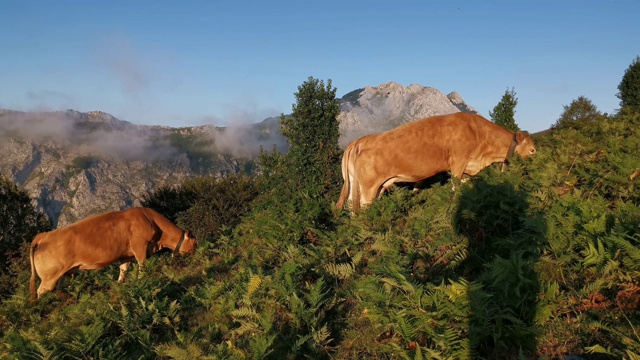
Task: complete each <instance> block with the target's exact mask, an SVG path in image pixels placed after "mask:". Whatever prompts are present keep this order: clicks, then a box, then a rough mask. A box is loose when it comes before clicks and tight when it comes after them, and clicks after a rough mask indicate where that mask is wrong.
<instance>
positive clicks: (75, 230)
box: [29, 208, 196, 301]
mask: <svg viewBox="0 0 640 360" xmlns="http://www.w3.org/2000/svg"><path fill="white" fill-rule="evenodd" d="M163 248H168V249H171V250H172V251H173V253H174V254H178V253H179V254H187V253H193V252H194V251H195V248H196V239H195V238H194V237H193V236H192V235H191V232H190V231H188V230H187V231H182V230H181V229H180V228H178V227H177V226H175V225H174V224H173V223H172V222H171V221H169V220H168V219H167V218H165V217H164V216H162V215H160V214H159V213H158V212H156V211H155V210H152V209H147V208H132V209H128V210H122V211H113V212H107V213H104V214H100V215H94V216H91V217H88V218H86V219H84V220H81V221H78V222H77V223H75V224H72V225H69V226H65V227H62V228H60V229H56V230H53V231H49V232H44V233H40V234H38V235H36V237H35V238H34V239H33V242H32V243H31V250H30V254H29V256H30V259H31V281H30V282H29V287H30V291H31V301H35V298H36V294H35V286H36V273H37V274H38V276H39V277H40V279H41V280H42V281H41V283H40V287H39V288H38V298H40V296H42V294H44V293H47V292H49V291H51V290H53V289H54V288H55V286H56V284H57V283H58V280H59V279H60V278H61V277H62V276H63V275H65V274H70V273H73V272H74V271H76V270H78V269H80V270H92V269H102V268H103V267H105V266H107V265H109V264H112V263H114V262H116V261H123V263H122V264H121V265H120V276H119V277H118V282H124V276H125V272H126V271H127V268H128V267H129V264H130V263H131V261H132V260H133V259H134V258H135V259H136V260H138V263H139V264H140V265H139V266H140V269H142V264H143V263H144V261H145V260H146V259H147V258H148V257H149V256H150V255H152V254H154V253H156V252H157V251H159V250H161V249H163Z"/></svg>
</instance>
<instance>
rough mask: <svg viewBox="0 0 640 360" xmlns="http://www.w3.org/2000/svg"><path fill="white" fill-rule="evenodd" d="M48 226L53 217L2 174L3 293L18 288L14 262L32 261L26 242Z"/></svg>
mask: <svg viewBox="0 0 640 360" xmlns="http://www.w3.org/2000/svg"><path fill="white" fill-rule="evenodd" d="M48 230H51V223H50V221H49V218H48V217H47V216H46V215H44V214H43V213H41V212H38V211H36V209H35V208H34V207H33V205H32V204H31V199H29V196H28V195H27V193H26V192H24V191H22V190H20V189H18V187H17V186H16V185H15V184H14V183H13V182H11V181H10V180H9V179H7V178H5V177H4V176H2V175H0V274H4V276H2V278H0V294H5V295H8V294H10V293H13V292H14V291H15V289H16V284H15V281H16V278H15V271H14V270H15V269H13V268H12V265H15V263H17V262H21V263H25V260H26V263H28V260H27V256H26V252H25V249H26V246H24V245H25V244H28V243H29V242H31V240H33V237H34V236H36V235H37V234H38V233H40V232H43V231H48ZM7 275H8V276H7Z"/></svg>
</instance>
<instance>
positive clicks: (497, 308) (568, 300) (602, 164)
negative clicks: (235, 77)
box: [0, 78, 640, 359]
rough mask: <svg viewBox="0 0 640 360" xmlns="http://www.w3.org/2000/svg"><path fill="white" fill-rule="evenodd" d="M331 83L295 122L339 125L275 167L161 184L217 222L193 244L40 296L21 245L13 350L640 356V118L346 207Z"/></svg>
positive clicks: (90, 355) (548, 139)
mask: <svg viewBox="0 0 640 360" xmlns="http://www.w3.org/2000/svg"><path fill="white" fill-rule="evenodd" d="M314 93H317V94H319V95H321V96H319V97H316V99H321V100H318V102H314V100H312V99H313V98H314V97H313V96H308V95H310V94H311V95H313V94H314ZM332 94H333V96H334V95H335V89H332V88H331V82H329V83H328V85H327V87H325V85H324V83H322V82H318V81H317V80H315V79H313V78H310V79H309V81H308V82H307V83H305V84H304V85H303V86H301V87H300V88H299V93H297V94H296V96H297V98H298V105H297V106H298V108H294V115H295V114H296V110H304V109H300V107H303V108H305V109H307V110H309V108H313V110H311V111H307V112H306V115H305V116H307V117H309V118H315V117H325V121H324V122H317V121H316V122H313V123H309V124H310V125H304V124H303V123H298V124H297V125H296V126H298V128H297V129H298V130H295V129H296V128H295V127H293V126H292V127H290V128H289V130H290V132H289V134H290V135H289V136H296V135H295V133H296V131H303V132H304V131H308V128H305V127H306V126H311V127H320V128H322V127H327V128H326V129H324V130H326V131H324V130H322V129H320V130H319V131H321V132H320V133H322V134H325V135H326V137H323V138H322V140H318V141H319V143H315V144H312V143H311V142H313V141H315V140H314V139H313V138H311V139H308V140H305V141H306V142H305V143H304V144H300V145H295V143H294V146H292V149H291V150H290V151H289V152H288V153H287V154H286V155H279V154H277V153H275V152H274V153H268V152H263V153H262V155H261V159H260V161H259V162H260V163H261V167H262V169H263V172H262V173H261V175H258V176H255V177H251V178H249V177H239V178H227V179H195V180H191V181H188V182H185V183H184V184H182V185H181V186H179V187H176V188H164V189H160V190H158V191H157V192H155V193H152V194H149V196H148V197H147V198H146V199H145V204H146V206H150V207H154V208H157V209H158V210H159V211H161V212H163V213H165V214H166V215H167V216H168V217H170V218H171V219H173V220H174V221H177V223H178V224H179V225H182V226H185V225H188V226H190V227H196V228H194V230H196V231H199V232H198V234H199V236H200V244H201V245H200V247H199V248H198V250H197V252H196V253H195V254H194V255H192V256H189V257H182V258H172V257H169V256H167V255H158V256H155V257H152V258H151V259H150V260H149V261H147V263H146V264H145V273H144V276H142V277H140V278H138V279H134V277H133V276H132V277H131V280H130V281H129V282H128V283H126V284H117V283H116V281H115V280H116V278H117V275H118V269H117V267H116V266H115V265H112V266H110V267H108V268H106V269H105V270H101V271H90V272H81V273H80V274H79V275H78V276H77V277H76V278H74V279H67V281H66V282H65V284H64V285H63V286H62V287H61V289H60V291H58V292H55V293H52V294H49V295H46V296H45V297H44V298H42V299H40V300H39V301H37V302H36V303H34V304H30V303H29V302H28V288H27V282H28V278H29V276H30V272H29V266H28V260H27V254H26V252H24V251H23V252H22V253H21V254H22V256H21V257H20V256H19V257H13V258H11V259H10V260H9V261H10V262H11V264H10V267H11V268H12V269H14V271H12V272H10V273H3V276H2V278H3V279H4V278H5V277H7V276H9V277H11V279H14V280H12V281H13V283H15V284H16V287H15V289H12V291H11V293H10V294H7V295H6V296H3V297H2V299H3V300H2V306H0V358H10V359H13V358H16V359H67V358H68V359H103V358H104V359H132V358H135V359H298V358H313V359H518V358H520V359H531V358H540V357H542V358H549V359H554V358H562V357H563V356H566V355H570V354H571V355H579V356H581V357H583V358H598V359H601V358H613V359H618V358H620V359H622V358H624V359H638V358H640V228H639V224H640V191H639V190H640V189H639V186H638V185H639V183H638V182H639V181H640V176H639V175H640V157H638V150H639V149H640V113H638V112H634V111H632V110H628V109H622V110H621V111H620V112H619V113H618V114H616V115H615V116H608V115H607V116H604V115H600V114H598V120H597V121H580V122H576V123H575V124H573V126H568V127H559V128H554V129H552V130H550V131H547V132H545V133H543V134H537V135H535V141H536V145H537V148H538V153H537V154H536V155H535V156H533V157H531V158H528V159H526V160H522V159H518V158H515V159H513V160H512V161H511V162H510V166H509V167H508V168H507V170H506V171H505V172H500V170H499V166H495V165H494V166H491V167H489V168H487V169H485V170H484V171H483V172H481V173H480V174H479V175H478V176H477V177H475V178H473V179H472V180H471V181H468V182H466V183H460V182H459V181H458V180H449V181H448V182H444V183H442V182H437V183H435V184H434V185H432V186H431V187H429V188H427V189H424V190H421V191H419V192H413V191H411V190H409V189H406V188H403V187H396V188H395V189H394V190H393V191H392V192H391V193H389V194H387V195H385V196H384V197H383V198H381V199H380V200H377V201H375V202H374V203H373V204H372V205H371V206H370V207H369V208H367V209H366V211H364V212H363V213H362V214H359V215H358V216H350V215H349V214H348V213H346V212H344V213H334V211H333V208H332V201H335V199H337V195H338V192H339V188H340V186H341V182H340V181H339V158H337V157H336V156H335V147H334V146H335V145H336V144H337V142H334V140H337V139H336V138H335V137H336V136H337V133H336V132H334V131H333V129H332V127H333V126H336V127H337V123H335V115H337V113H335V108H334V105H335V102H333V100H332ZM310 99H311V100H310ZM308 101H311V103H308ZM301 113H302V111H301ZM294 119H295V120H291V121H298V120H301V119H300V118H296V117H295V116H294ZM331 119H334V121H333V122H332V121H331ZM291 121H289V122H288V124H291ZM300 127H301V128H300ZM302 145H304V146H302ZM296 146H300V148H296ZM301 148H304V149H309V151H307V152H304V153H303V152H301V151H298V150H300V149H301ZM323 150H326V152H325V151H323ZM306 170H308V171H306ZM323 174H324V175H323ZM323 178H324V179H325V180H327V181H322V180H323ZM451 181H454V182H456V184H455V185H456V186H455V190H453V189H452V186H451V183H450V182H451ZM230 214H232V216H230ZM24 241H28V239H25V240H24ZM24 249H25V248H23V250H24Z"/></svg>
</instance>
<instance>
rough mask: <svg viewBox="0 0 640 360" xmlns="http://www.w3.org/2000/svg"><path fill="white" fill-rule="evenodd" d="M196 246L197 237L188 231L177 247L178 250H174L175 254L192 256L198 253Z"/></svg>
mask: <svg viewBox="0 0 640 360" xmlns="http://www.w3.org/2000/svg"><path fill="white" fill-rule="evenodd" d="M196 244H197V241H196V238H195V236H193V233H192V232H191V230H187V231H185V232H184V234H183V235H182V238H181V239H180V241H179V242H178V244H177V245H176V248H175V249H174V250H173V253H174V255H175V254H180V255H184V254H192V253H193V252H194V251H196Z"/></svg>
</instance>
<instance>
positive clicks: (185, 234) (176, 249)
mask: <svg viewBox="0 0 640 360" xmlns="http://www.w3.org/2000/svg"><path fill="white" fill-rule="evenodd" d="M186 237H187V232H186V231H184V230H183V231H182V235H180V240H179V241H178V243H177V244H176V247H175V249H173V255H176V254H178V253H179V252H180V247H181V246H182V243H183V242H184V239H185V238H186Z"/></svg>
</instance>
